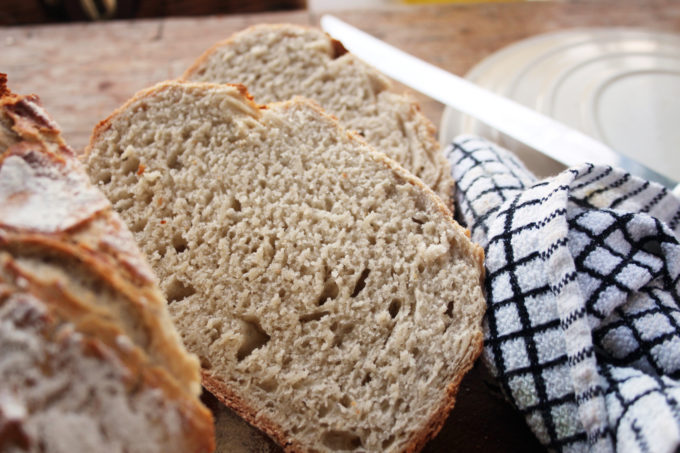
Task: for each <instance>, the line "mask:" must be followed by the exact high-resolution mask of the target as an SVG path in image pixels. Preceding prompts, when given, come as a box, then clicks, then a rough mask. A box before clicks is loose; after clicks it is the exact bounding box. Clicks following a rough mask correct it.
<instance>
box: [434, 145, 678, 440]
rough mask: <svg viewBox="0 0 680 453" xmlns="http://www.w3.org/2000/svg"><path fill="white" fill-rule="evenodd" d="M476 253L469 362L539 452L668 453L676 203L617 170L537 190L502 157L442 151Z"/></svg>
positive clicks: (583, 174) (569, 176)
mask: <svg viewBox="0 0 680 453" xmlns="http://www.w3.org/2000/svg"><path fill="white" fill-rule="evenodd" d="M446 155H447V158H448V159H449V161H450V162H451V164H452V167H453V170H452V172H453V176H454V178H455V180H456V181H457V186H458V187H457V195H456V196H457V200H456V201H457V207H458V210H459V211H458V216H459V220H461V222H462V223H464V224H465V225H466V226H467V227H468V228H469V229H470V231H471V233H472V239H473V240H474V241H476V242H478V243H479V244H481V245H482V246H483V247H484V249H485V252H486V283H485V290H486V295H487V304H488V308H487V313H486V316H485V320H484V333H485V344H484V352H483V355H482V357H483V360H484V363H485V364H486V366H487V367H488V369H489V370H490V372H491V374H492V375H493V376H494V377H495V378H496V380H497V381H498V383H499V385H500V387H501V389H502V390H503V393H504V394H505V396H506V397H507V398H508V399H509V401H510V402H511V403H512V404H513V405H514V406H515V407H516V409H517V410H518V411H519V412H520V413H521V414H522V415H523V416H524V418H525V420H526V421H527V423H528V424H529V426H530V427H531V429H532V430H533V432H534V434H535V435H536V436H537V438H538V439H539V440H540V442H541V443H542V444H543V445H545V446H546V447H547V448H548V449H551V450H555V451H563V452H582V451H591V452H613V451H626V452H636V451H640V452H655V453H656V452H659V453H661V452H674V451H676V450H677V449H678V448H679V447H680V243H679V241H678V238H679V237H680V200H678V199H677V198H676V197H675V196H673V195H672V194H671V193H670V192H668V191H667V190H666V189H665V188H663V187H661V186H659V185H657V184H655V183H650V182H648V181H644V180H642V179H640V178H637V177H635V176H632V175H630V174H629V173H626V172H624V171H622V170H619V169H615V168H611V167H607V166H597V165H583V166H580V167H575V168H570V169H568V170H565V171H564V172H562V173H560V174H558V175H557V176H554V177H551V178H548V179H545V180H542V181H538V180H537V179H536V178H535V177H534V176H533V175H532V174H531V173H530V172H529V171H528V170H527V169H526V168H525V166H524V165H523V164H522V163H521V162H519V161H518V159H517V158H516V157H515V156H514V155H513V154H511V153H510V152H508V151H506V150H504V149H502V148H500V147H498V146H496V145H494V144H492V143H489V142H487V141H484V140H482V139H479V138H476V137H469V136H463V137H459V138H457V139H456V140H455V141H454V143H453V144H452V145H451V146H450V147H449V148H448V149H447V151H446Z"/></svg>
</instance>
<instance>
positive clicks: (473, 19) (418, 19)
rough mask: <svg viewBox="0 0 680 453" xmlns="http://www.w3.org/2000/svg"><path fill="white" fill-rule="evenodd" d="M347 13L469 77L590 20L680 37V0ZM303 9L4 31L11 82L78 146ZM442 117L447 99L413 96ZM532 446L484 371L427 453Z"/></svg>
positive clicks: (305, 16)
mask: <svg viewBox="0 0 680 453" xmlns="http://www.w3.org/2000/svg"><path fill="white" fill-rule="evenodd" d="M337 15H338V16H339V17H341V18H342V19H344V20H346V21H348V22H349V23H352V24H354V25H356V26H358V27H359V28H362V29H364V30H366V31H368V32H369V33H372V34H374V35H375V36H377V37H379V38H381V39H384V40H386V41H387V42H389V43H391V44H393V45H396V46H398V47H400V48H402V49H404V50H405V51H407V52H409V53H412V54H414V55H416V56H418V57H420V58H422V59H424V60H427V61H430V62H432V63H434V64H436V65H438V66H440V67H442V68H444V69H446V70H448V71H451V72H453V73H455V74H458V75H464V74H465V73H466V72H467V71H468V70H469V69H470V68H471V67H472V66H473V65H474V64H475V63H477V62H479V61H480V60H481V59H483V58H484V57H486V56H488V55H489V54H491V53H492V52H494V51H496V50H498V49H500V48H502V47H503V46H505V45H507V44H510V43H511V42H514V41H517V40H520V39H523V38H526V37H529V36H532V35H535V34H538V33H544V32H550V31H555V30H559V29H565V28H572V27H585V26H634V27H647V28H651V29H654V30H657V31H670V32H680V1H675V0H616V1H615V0H604V1H585V0H584V1H567V2H528V3H522V2H519V3H517V2H516V3H488V4H483V3H482V4H480V3H475V4H468V5H458V6H456V5H432V6H425V7H406V6H393V7H387V8H383V9H380V10H371V11H343V12H341V13H338V14H337ZM319 17H320V16H319V15H318V14H312V13H310V12H307V11H298V12H292V13H277V14H256V15H232V16H213V17H203V18H174V19H159V20H143V21H125V22H112V23H95V24H71V25H49V26H28V27H9V28H7V27H6V28H0V47H1V48H2V64H1V65H0V71H1V72H6V73H7V74H8V75H9V83H10V87H11V88H12V89H13V90H14V91H16V92H19V93H37V94H38V95H40V97H41V99H42V101H43V103H44V105H45V107H46V108H47V110H48V111H49V112H50V113H51V114H52V115H53V116H54V118H55V119H56V120H57V122H59V124H60V125H61V127H62V129H63V133H64V136H65V138H66V140H67V141H68V142H69V143H70V144H71V146H73V147H74V148H75V149H76V150H82V149H83V148H84V147H85V145H86V144H87V142H88V139H89V136H90V133H91V131H92V128H93V127H94V126H95V124H96V123H97V122H98V121H100V120H102V119H103V118H105V117H106V116H107V115H109V114H110V113H111V111H112V110H113V109H115V108H116V107H118V106H119V105H121V104H122V103H123V102H124V101H126V100H127V99H128V98H129V97H131V96H132V95H133V94H134V93H135V92H136V91H138V90H140V89H142V88H145V87H147V86H149V85H152V84H154V83H156V82H159V81H162V80H165V79H170V78H175V77H177V76H179V75H180V74H182V72H183V71H184V70H185V69H186V68H187V67H188V66H189V64H190V63H191V62H193V60H194V59H195V58H196V57H197V56H198V55H199V54H200V53H201V52H203V50H205V49H206V48H208V47H209V46H210V45H212V44H213V43H214V42H216V41H219V40H222V39H225V38H227V37H228V36H229V35H230V34H231V33H233V32H235V31H238V30H240V29H243V28H245V27H247V26H249V25H253V24H256V23H262V22H270V23H275V22H291V23H297V24H306V25H318V20H319ZM414 96H415V97H416V99H418V100H419V101H420V103H421V105H422V107H423V111H424V113H425V115H426V116H428V117H429V118H430V119H431V120H432V121H433V123H434V124H435V125H438V124H439V121H440V118H441V114H442V111H443V106H442V105H441V104H439V103H438V102H436V101H432V100H430V99H428V98H426V97H424V96H421V95H418V94H414ZM206 401H207V402H208V404H209V405H210V406H211V407H213V409H214V411H215V413H216V415H217V418H218V420H219V421H220V422H221V425H220V427H218V433H219V432H221V433H222V436H221V437H220V439H221V448H220V450H219V451H222V452H234V453H237V452H250V451H265V452H271V451H278V450H277V449H276V447H275V446H273V445H272V444H271V443H269V442H268V441H267V440H266V438H264V437H263V436H262V435H260V434H259V433H258V432H257V431H255V430H253V429H252V428H250V427H248V426H247V425H245V424H243V423H242V422H241V421H240V420H238V419H237V418H236V417H235V416H233V414H231V413H230V412H228V411H227V410H226V409H223V408H221V407H220V406H219V405H218V404H217V403H216V402H215V401H214V400H211V399H210V398H209V397H206ZM454 450H455V451H459V452H496V451H502V452H533V451H542V448H541V447H540V445H539V444H538V442H537V441H536V440H535V438H534V437H533V436H532V435H531V433H530V431H529V429H528V428H527V427H526V426H525V425H524V423H523V420H522V417H521V416H520V415H519V414H517V413H516V412H515V411H514V410H513V409H512V407H511V406H510V405H509V404H508V403H506V402H505V401H504V400H503V399H502V397H501V395H500V393H499V392H498V391H497V389H496V387H495V385H494V384H493V381H492V379H491V378H490V377H489V376H488V375H486V372H485V371H484V368H483V367H482V366H481V365H480V364H478V365H477V367H476V368H475V369H474V370H473V371H472V372H471V373H470V374H469V375H468V376H466V378H465V379H464V380H463V382H462V384H461V388H460V392H459V395H458V401H457V404H456V407H455V408H454V410H453V411H452V413H451V415H450V416H449V418H448V420H447V421H446V424H445V426H444V427H443V429H442V431H441V433H440V434H439V436H437V437H436V438H435V439H434V440H433V441H431V442H430V443H429V444H428V446H427V447H426V448H425V451H426V452H430V453H434V452H449V451H454Z"/></svg>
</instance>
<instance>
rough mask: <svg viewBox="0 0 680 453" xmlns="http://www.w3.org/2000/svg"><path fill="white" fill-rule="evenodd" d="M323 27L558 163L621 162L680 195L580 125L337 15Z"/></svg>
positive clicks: (397, 75)
mask: <svg viewBox="0 0 680 453" xmlns="http://www.w3.org/2000/svg"><path fill="white" fill-rule="evenodd" d="M321 27H322V28H323V29H324V30H325V31H326V32H327V33H328V34H329V35H331V36H332V37H333V38H335V39H337V40H339V41H341V42H342V44H343V46H345V48H347V50H349V51H350V52H352V53H353V54H354V55H356V56H357V57H359V58H361V59H362V60H364V61H365V62H367V63H368V64H370V65H371V66H373V67H375V68H377V69H378V70H379V71H381V72H382V73H384V74H385V75H387V76H389V77H391V78H393V79H395V80H397V81H399V82H401V83H403V84H404V85H407V86H409V87H411V88H413V89H415V90H416V91H419V92H421V93H423V94H425V95H427V96H429V97H431V98H433V99H435V100H437V101H439V102H442V103H444V104H446V105H448V106H450V107H451V108H453V109H456V110H458V111H460V112H462V113H465V114H467V115H470V116H472V117H474V118H476V119H478V120H480V121H481V122H483V123H485V124H487V125H488V126H490V127H492V128H494V129H496V130H498V131H500V132H502V133H504V134H505V135H507V136H509V137H512V138H514V139H515V140H517V141H519V142H521V143H523V144H525V145H527V146H529V147H531V148H533V149H535V150H536V151H538V152H540V153H543V154H545V155H547V156H550V157H552V158H553V159H555V160H557V161H558V162H561V163H563V164H565V165H567V166H569V167H571V166H575V165H579V164H582V163H584V162H591V163H594V164H603V165H611V166H615V167H621V168H623V169H624V170H626V171H628V172H630V173H632V174H634V175H636V176H640V177H642V178H645V179H647V180H651V181H655V182H658V183H660V184H662V185H663V186H665V187H666V188H667V189H669V190H671V191H672V192H673V193H674V194H675V195H676V196H680V184H678V182H677V181H674V180H673V179H671V178H668V177H667V176H665V175H662V174H660V173H658V172H657V171H655V170H653V169H651V168H649V167H647V166H645V165H643V164H642V163H640V162H637V161H635V160H634V159H631V158H630V157H628V156H624V155H623V154H620V153H617V152H616V151H614V150H613V149H611V148H610V147H608V146H607V145H605V144H604V143H602V142H600V141H598V140H596V139H594V138H592V137H590V136H588V135H586V134H584V133H582V132H580V131H578V130H576V129H573V128H571V127H569V126H567V125H565V124H563V123H560V122H558V121H556V120H554V119H552V118H550V117H548V116H546V115H543V114H541V113H539V112H537V111H535V110H532V109H530V108H528V107H526V106H524V105H522V104H520V103H518V102H515V101H513V100H511V99H508V98H505V97H503V96H500V95H498V94H496V93H493V92H492V91H489V90H487V89H485V88H482V87H479V86H477V85H475V84H473V83H472V82H470V81H468V80H465V79H463V78H461V77H458V76H456V75H454V74H451V73H449V72H447V71H444V70H443V69H441V68H438V67H437V66H434V65H432V64H430V63H427V62H425V61H423V60H420V59H418V58H416V57H414V56H413V55H410V54H408V53H406V52H404V51H402V50H400V49H398V48H396V47H394V46H391V45H389V44H387V43H385V42H383V41H381V40H379V39H377V38H375V37H373V36H371V35H369V34H368V33H365V32H363V31H361V30H359V29H357V28H355V27H353V26H351V25H349V24H347V23H345V22H343V21H341V20H340V19H338V18H337V17H334V16H331V15H328V14H326V15H324V16H322V17H321Z"/></svg>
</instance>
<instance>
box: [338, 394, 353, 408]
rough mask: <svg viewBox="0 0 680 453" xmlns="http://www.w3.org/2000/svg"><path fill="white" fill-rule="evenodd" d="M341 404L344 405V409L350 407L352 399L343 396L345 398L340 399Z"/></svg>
mask: <svg viewBox="0 0 680 453" xmlns="http://www.w3.org/2000/svg"><path fill="white" fill-rule="evenodd" d="M340 404H342V407H350V406H351V405H352V399H351V398H350V397H349V396H347V395H343V397H342V398H340Z"/></svg>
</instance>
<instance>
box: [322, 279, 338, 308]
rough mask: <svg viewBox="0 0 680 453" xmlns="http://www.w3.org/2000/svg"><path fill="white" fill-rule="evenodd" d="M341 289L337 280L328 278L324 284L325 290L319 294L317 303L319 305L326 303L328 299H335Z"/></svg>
mask: <svg viewBox="0 0 680 453" xmlns="http://www.w3.org/2000/svg"><path fill="white" fill-rule="evenodd" d="M339 291H340V289H339V288H338V284H337V283H335V280H333V279H331V280H327V281H326V283H325V284H324V287H323V291H321V294H320V295H319V299H318V300H317V302H316V305H318V306H319V307H320V306H322V305H323V304H325V303H326V302H327V301H328V300H332V299H335V298H336V297H338V292H339Z"/></svg>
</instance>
